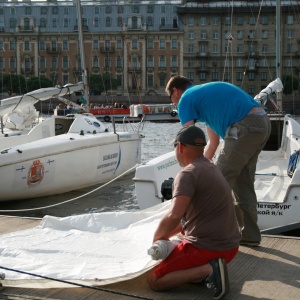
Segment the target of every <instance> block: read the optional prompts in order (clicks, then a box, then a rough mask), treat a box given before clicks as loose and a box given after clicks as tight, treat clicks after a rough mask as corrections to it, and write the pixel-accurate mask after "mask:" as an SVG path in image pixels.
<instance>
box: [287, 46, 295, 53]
mask: <svg viewBox="0 0 300 300" xmlns="http://www.w3.org/2000/svg"><path fill="white" fill-rule="evenodd" d="M286 50H287V52H288V53H291V52H292V50H293V44H287V45H286Z"/></svg>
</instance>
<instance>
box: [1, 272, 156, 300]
mask: <svg viewBox="0 0 300 300" xmlns="http://www.w3.org/2000/svg"><path fill="white" fill-rule="evenodd" d="M0 269H3V270H7V271H11V272H16V273H20V274H25V275H30V276H33V277H39V278H42V279H48V280H52V281H57V282H61V283H65V284H70V285H74V286H78V287H82V288H88V289H92V290H97V291H101V292H106V293H111V294H116V295H122V296H126V297H131V298H137V299H144V300H155V299H154V298H148V297H144V296H139V295H133V294H127V293H123V292H117V291H114V290H110V289H105V288H100V287H95V286H89V285H85V284H80V283H76V282H72V281H67V280H63V279H56V278H51V277H48V276H43V275H38V274H34V273H30V272H25V271H21V270H16V269H11V268H7V267H3V266H0Z"/></svg>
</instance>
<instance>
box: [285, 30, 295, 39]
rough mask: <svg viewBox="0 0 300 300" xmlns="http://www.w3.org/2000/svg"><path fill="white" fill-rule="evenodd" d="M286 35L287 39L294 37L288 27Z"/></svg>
mask: <svg viewBox="0 0 300 300" xmlns="http://www.w3.org/2000/svg"><path fill="white" fill-rule="evenodd" d="M287 37H288V38H289V39H292V38H293V37H294V30H292V29H289V30H288V31H287Z"/></svg>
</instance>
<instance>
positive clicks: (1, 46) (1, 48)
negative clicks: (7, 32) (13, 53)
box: [0, 41, 4, 51]
mask: <svg viewBox="0 0 300 300" xmlns="http://www.w3.org/2000/svg"><path fill="white" fill-rule="evenodd" d="M3 50H4V46H3V41H0V51H3Z"/></svg>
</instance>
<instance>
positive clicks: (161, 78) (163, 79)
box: [159, 75, 166, 87]
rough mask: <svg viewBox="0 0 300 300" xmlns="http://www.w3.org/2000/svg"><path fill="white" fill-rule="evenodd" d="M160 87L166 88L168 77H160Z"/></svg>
mask: <svg viewBox="0 0 300 300" xmlns="http://www.w3.org/2000/svg"><path fill="white" fill-rule="evenodd" d="M159 86H160V87H165V86H166V76H165V75H160V77H159Z"/></svg>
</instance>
